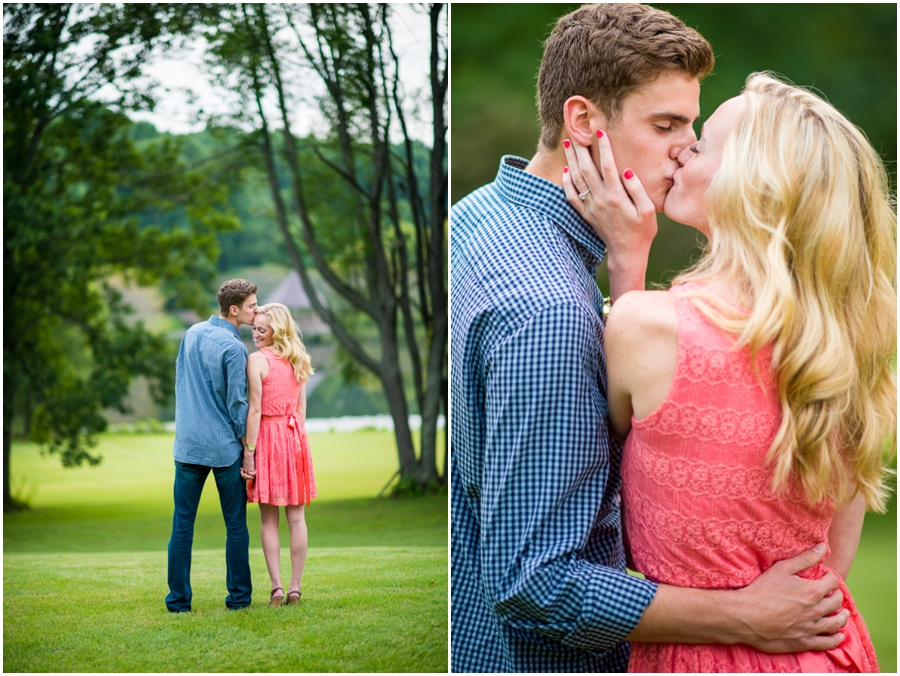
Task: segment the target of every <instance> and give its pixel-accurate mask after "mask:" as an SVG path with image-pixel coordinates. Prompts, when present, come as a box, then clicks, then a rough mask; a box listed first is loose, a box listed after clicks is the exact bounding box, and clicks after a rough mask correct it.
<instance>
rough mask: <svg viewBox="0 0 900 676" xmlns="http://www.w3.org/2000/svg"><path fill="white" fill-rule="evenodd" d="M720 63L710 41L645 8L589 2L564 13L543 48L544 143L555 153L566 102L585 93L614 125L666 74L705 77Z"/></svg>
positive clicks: (540, 80) (678, 21) (540, 86)
mask: <svg viewBox="0 0 900 676" xmlns="http://www.w3.org/2000/svg"><path fill="white" fill-rule="evenodd" d="M713 65H715V57H714V56H713V53H712V48H711V47H710V46H709V43H708V42H707V41H706V40H705V39H704V38H703V36H702V35H700V34H699V33H698V32H697V31H695V30H694V29H693V28H689V27H688V26H686V25H685V24H684V22H682V21H681V19H678V18H676V17H674V16H672V15H671V14H669V13H668V12H665V11H663V10H660V9H655V8H653V7H648V6H647V5H637V4H618V3H616V4H613V3H604V4H599V5H585V6H584V7H581V8H579V9H576V10H575V11H574V12H572V13H570V14H566V15H565V16H563V17H561V18H560V19H559V21H557V22H556V27H555V28H554V29H553V32H552V33H551V34H550V37H549V38H547V41H546V42H545V43H544V56H543V59H541V70H540V73H539V74H538V109H539V110H540V113H541V145H542V146H544V147H545V148H546V149H548V150H554V149H555V148H556V147H557V146H558V145H559V142H560V140H561V138H560V136H561V133H562V130H563V129H564V127H565V125H564V122H563V105H564V104H565V102H566V100H567V99H569V98H570V97H572V96H584V97H585V98H587V99H588V100H589V101H591V103H593V104H594V105H595V106H597V108H598V109H599V110H600V111H601V112H602V113H603V114H604V115H605V116H606V118H607V120H614V119H615V118H616V117H617V115H618V114H619V113H620V112H621V110H622V103H623V101H624V100H625V98H626V97H627V96H628V95H629V94H632V93H633V92H635V91H636V90H638V89H639V88H641V87H643V86H645V85H648V84H651V83H652V82H654V81H656V79H657V78H658V77H659V76H660V75H662V74H663V73H664V72H681V73H685V74H686V75H688V76H690V77H696V78H698V79H700V80H702V79H703V78H704V77H706V76H707V75H709V73H710V71H712V69H713Z"/></svg>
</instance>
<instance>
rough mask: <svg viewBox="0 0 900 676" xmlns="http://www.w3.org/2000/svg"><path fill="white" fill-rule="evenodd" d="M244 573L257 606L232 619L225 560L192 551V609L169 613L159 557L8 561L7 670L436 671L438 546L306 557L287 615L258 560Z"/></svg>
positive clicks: (442, 611) (443, 629)
mask: <svg viewBox="0 0 900 676" xmlns="http://www.w3.org/2000/svg"><path fill="white" fill-rule="evenodd" d="M251 567H252V570H253V571H254V588H255V589H256V590H257V591H256V592H255V594H254V603H253V605H251V606H250V607H249V608H247V609H244V610H240V611H229V610H227V609H226V608H225V605H224V597H225V594H226V593H227V592H226V590H225V583H224V580H225V570H224V568H225V564H224V556H223V553H222V552H221V551H220V550H216V551H210V550H201V551H197V550H195V551H194V566H193V575H192V582H193V586H194V605H193V612H191V613H184V614H176V615H173V614H171V613H169V612H168V611H167V610H166V608H165V605H164V603H163V599H164V597H165V594H166V592H167V591H168V590H167V588H166V583H165V579H166V556H165V554H162V553H149V552H138V553H120V554H110V553H104V554H102V555H98V554H85V553H79V554H58V555H53V556H48V555H39V554H14V555H6V556H5V557H4V623H3V626H4V630H3V654H4V665H3V666H4V670H5V671H7V672H29V671H48V672H67V671H85V672H134V671H143V672H180V671H193V672H222V671H225V672H252V671H272V672H294V671H305V672H328V671H338V672H355V671H362V672H386V671H389V672H394V671H399V672H419V671H424V672H433V671H444V672H445V671H446V670H447V661H446V659H447V624H446V623H447V605H446V604H447V594H446V579H447V550H446V548H444V547H427V548H413V547H407V548H400V547H397V548H351V549H344V548H325V549H318V550H310V554H309V559H308V564H307V572H306V574H305V575H304V593H303V599H302V601H301V603H300V605H298V606H295V607H282V608H268V607H267V606H266V605H265V601H266V591H267V590H268V579H267V576H266V573H265V563H264V560H263V557H262V553H261V552H259V551H258V550H251ZM262 578H266V579H262ZM48 592H52V597H48Z"/></svg>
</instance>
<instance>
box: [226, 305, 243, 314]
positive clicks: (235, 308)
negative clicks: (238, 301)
mask: <svg viewBox="0 0 900 676" xmlns="http://www.w3.org/2000/svg"><path fill="white" fill-rule="evenodd" d="M240 311H241V308H239V307H238V306H237V305H232V306H231V307H230V308H228V316H229V317H237V316H238V312H240Z"/></svg>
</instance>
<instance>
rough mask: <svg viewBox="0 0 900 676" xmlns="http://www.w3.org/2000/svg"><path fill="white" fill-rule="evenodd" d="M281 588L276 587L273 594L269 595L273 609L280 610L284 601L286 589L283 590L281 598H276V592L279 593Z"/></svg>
mask: <svg viewBox="0 0 900 676" xmlns="http://www.w3.org/2000/svg"><path fill="white" fill-rule="evenodd" d="M279 589H281V587H275V589H273V590H272V593H271V594H269V606H270V607H272V608H279V607H280V606H281V602H282V601H284V589H281V596H275V592H277V591H278V590H279Z"/></svg>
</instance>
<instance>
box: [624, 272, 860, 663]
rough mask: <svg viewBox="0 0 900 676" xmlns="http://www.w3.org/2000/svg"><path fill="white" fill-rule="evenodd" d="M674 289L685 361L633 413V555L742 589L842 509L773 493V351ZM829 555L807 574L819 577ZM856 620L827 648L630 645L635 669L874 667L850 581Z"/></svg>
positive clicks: (819, 537) (629, 486) (670, 575)
mask: <svg viewBox="0 0 900 676" xmlns="http://www.w3.org/2000/svg"><path fill="white" fill-rule="evenodd" d="M687 288H689V287H688V286H683V287H674V288H673V289H672V290H671V292H672V293H675V294H676V295H678V296H679V298H678V299H677V300H676V307H677V316H678V365H677V368H676V372H675V379H674V382H673V384H672V387H671V389H670V391H669V394H668V395H667V397H666V400H665V401H664V402H663V403H662V404H661V405H660V407H659V408H658V409H657V410H655V411H654V412H653V413H651V414H650V415H649V416H647V417H646V418H644V419H643V420H635V419H632V429H631V433H630V434H629V435H628V439H627V442H626V444H625V452H624V457H623V461H622V463H623V464H622V475H623V485H624V488H623V502H624V513H625V520H626V533H627V536H628V539H629V541H630V546H631V554H632V558H633V561H634V564H635V566H636V568H637V570H639V571H640V572H642V573H644V575H645V576H646V577H647V578H648V579H650V580H654V581H656V582H661V583H665V584H670V585H676V586H680V587H699V588H704V589H736V588H740V587H744V586H746V585H747V584H749V583H750V582H752V581H753V580H754V579H755V578H756V577H758V576H759V575H760V574H761V573H762V572H763V571H765V570H766V569H767V568H769V566H771V565H772V564H773V563H775V562H777V561H779V560H782V559H787V558H790V557H792V556H795V555H797V554H799V553H801V552H802V551H804V550H806V549H809V548H810V547H812V546H814V545H815V544H816V543H818V542H827V533H828V529H829V526H830V524H831V519H832V516H833V514H834V511H835V508H834V505H833V503H831V502H830V501H824V502H823V503H822V504H820V505H816V506H815V507H811V506H810V505H809V504H808V503H807V502H806V500H805V498H804V495H803V492H802V490H800V488H799V487H798V486H793V487H792V488H791V489H790V490H789V491H787V492H786V493H779V494H777V495H776V494H774V493H773V491H772V490H771V486H772V472H771V470H770V469H769V468H768V467H767V465H766V463H765V457H766V454H767V452H768V450H769V446H770V445H771V442H772V440H773V439H774V437H775V433H776V431H777V429H778V426H779V424H780V421H781V413H780V406H779V402H778V396H777V394H776V390H775V387H774V382H773V380H774V379H773V374H772V373H771V351H768V352H766V351H765V350H762V351H760V354H759V355H758V358H757V361H758V364H759V372H760V374H761V378H760V377H758V376H757V375H756V372H755V370H754V368H753V366H752V363H751V360H750V356H749V352H735V351H733V350H732V345H733V343H734V338H733V337H732V336H731V335H729V334H727V333H725V332H724V331H722V330H720V329H718V328H716V327H715V326H714V325H712V324H711V323H710V322H708V321H707V320H706V318H705V317H704V316H703V315H702V314H701V313H700V312H699V311H698V310H697V309H696V307H695V306H694V305H693V303H692V302H691V301H690V300H688V299H686V298H683V297H681V295H682V293H683V292H684V290H685V289H687ZM827 570H828V569H827V568H826V567H825V566H823V565H821V564H819V565H817V566H815V567H813V568H811V569H809V570H807V571H804V572H803V573H801V576H802V577H807V578H811V579H817V578H819V577H822V576H823V575H824V574H825V572H826V571H827ZM840 588H841V591H842V592H843V593H844V608H847V609H848V610H849V611H850V620H849V622H848V623H847V625H846V627H845V628H844V629H842V632H843V633H844V635H845V637H846V638H845V640H844V642H843V643H842V644H841V645H840V646H839V647H838V648H836V649H834V650H831V651H829V652H827V653H821V652H819V653H816V652H805V653H798V654H787V655H769V654H766V653H762V652H759V651H757V650H755V649H753V648H751V647H749V646H745V645H734V646H726V645H687V644H671V643H656V644H654V643H632V644H631V661H630V663H629V671H631V672H818V673H828V672H857V671H859V672H872V671H877V670H878V664H877V662H876V661H875V651H874V649H873V647H872V641H871V639H870V637H869V632H868V629H867V628H866V625H865V623H864V622H863V619H862V617H861V616H860V614H859V612H858V611H857V609H856V605H855V604H854V603H853V599H852V598H851V596H850V592H849V591H848V590H847V587H846V585H844V583H843V582H841V587H840Z"/></svg>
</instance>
